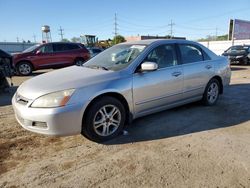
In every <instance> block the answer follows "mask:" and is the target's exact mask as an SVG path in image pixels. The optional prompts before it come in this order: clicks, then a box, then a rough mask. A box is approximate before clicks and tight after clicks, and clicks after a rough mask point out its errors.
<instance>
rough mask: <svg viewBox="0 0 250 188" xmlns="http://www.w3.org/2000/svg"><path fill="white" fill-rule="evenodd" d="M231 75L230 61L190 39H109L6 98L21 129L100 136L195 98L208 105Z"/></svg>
mask: <svg viewBox="0 0 250 188" xmlns="http://www.w3.org/2000/svg"><path fill="white" fill-rule="evenodd" d="M230 77H231V70H230V66H229V62H228V60H227V59H225V58H224V57H220V56H217V55H215V54H214V53H213V52H211V51H210V50H209V49H207V48H205V47H204V46H202V45H200V44H198V43H196V42H191V41H186V40H159V39H158V40H143V41H136V42H127V43H122V44H118V45H115V46H113V47H111V48H109V49H107V50H105V51H103V52H102V53H100V54H98V55H97V56H95V57H94V58H92V59H91V60H89V61H88V62H86V63H85V64H84V65H83V66H72V67H68V68H64V69H61V70H56V71H52V72H49V73H46V74H43V75H40V76H36V77H34V78H32V79H30V80H28V81H26V82H24V83H23V84H22V85H21V86H20V87H19V88H18V90H17V92H16V94H15V95H14V97H13V99H12V103H13V108H14V111H15V114H16V119H17V121H18V122H19V123H20V124H21V125H22V126H23V127H24V128H25V129H28V130H30V131H33V132H37V133H42V134H48V135H73V134H79V133H82V134H83V135H84V136H86V137H87V138H89V139H91V140H93V141H96V142H102V141H106V140H109V139H111V138H113V137H115V136H117V135H118V134H119V132H121V130H122V129H123V127H124V125H125V124H128V123H130V122H131V121H132V120H133V119H135V118H138V117H141V116H145V115H147V114H151V113H155V112H158V111H162V110H165V109H169V108H172V107H176V106H179V105H183V104H186V103H190V102H194V101H199V100H202V101H203V103H204V104H205V105H209V106H211V105H214V104H215V103H216V102H217V100H218V98H219V94H222V93H223V88H224V87H225V86H227V85H229V82H230Z"/></svg>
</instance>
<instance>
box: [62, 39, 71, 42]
mask: <svg viewBox="0 0 250 188" xmlns="http://www.w3.org/2000/svg"><path fill="white" fill-rule="evenodd" d="M61 42H70V40H69V39H62V40H61Z"/></svg>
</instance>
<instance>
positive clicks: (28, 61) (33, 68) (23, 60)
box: [15, 59, 35, 70]
mask: <svg viewBox="0 0 250 188" xmlns="http://www.w3.org/2000/svg"><path fill="white" fill-rule="evenodd" d="M22 62H27V63H29V64H30V65H31V67H32V70H35V67H34V65H33V63H32V62H31V61H30V60H26V59H22V60H20V61H18V62H17V63H16V64H15V68H17V66H18V65H19V64H20V63H22Z"/></svg>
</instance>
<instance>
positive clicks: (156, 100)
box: [133, 44, 183, 116]
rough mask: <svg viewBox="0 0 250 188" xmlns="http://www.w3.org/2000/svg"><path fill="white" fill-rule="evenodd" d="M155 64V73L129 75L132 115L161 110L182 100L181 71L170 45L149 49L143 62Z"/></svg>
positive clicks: (173, 47)
mask: <svg viewBox="0 0 250 188" xmlns="http://www.w3.org/2000/svg"><path fill="white" fill-rule="evenodd" d="M146 61H150V62H155V63H157V64H158V70H156V71H151V72H140V71H139V69H140V66H139V67H138V71H136V72H135V73H134V75H133V99H134V109H135V113H136V116H141V115H145V114H147V113H151V112H153V111H157V110H161V109H162V108H164V107H165V106H166V105H168V104H172V103H175V102H177V101H179V100H181V99H182V89H183V70H182V66H181V65H179V61H178V58H177V54H176V47H175V45H174V44H166V45H161V46H158V47H156V48H155V49H153V50H152V51H151V52H150V53H149V54H148V56H147V57H146V59H145V60H144V61H143V62H146Z"/></svg>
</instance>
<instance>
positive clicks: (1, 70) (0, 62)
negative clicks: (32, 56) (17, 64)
mask: <svg viewBox="0 0 250 188" xmlns="http://www.w3.org/2000/svg"><path fill="white" fill-rule="evenodd" d="M13 72H14V71H13V67H12V56H11V55H10V54H9V53H7V52H5V51H3V50H1V49H0V91H1V90H4V89H5V88H8V87H9V86H10V85H9V83H8V81H7V79H6V78H11V77H12V75H13Z"/></svg>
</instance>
